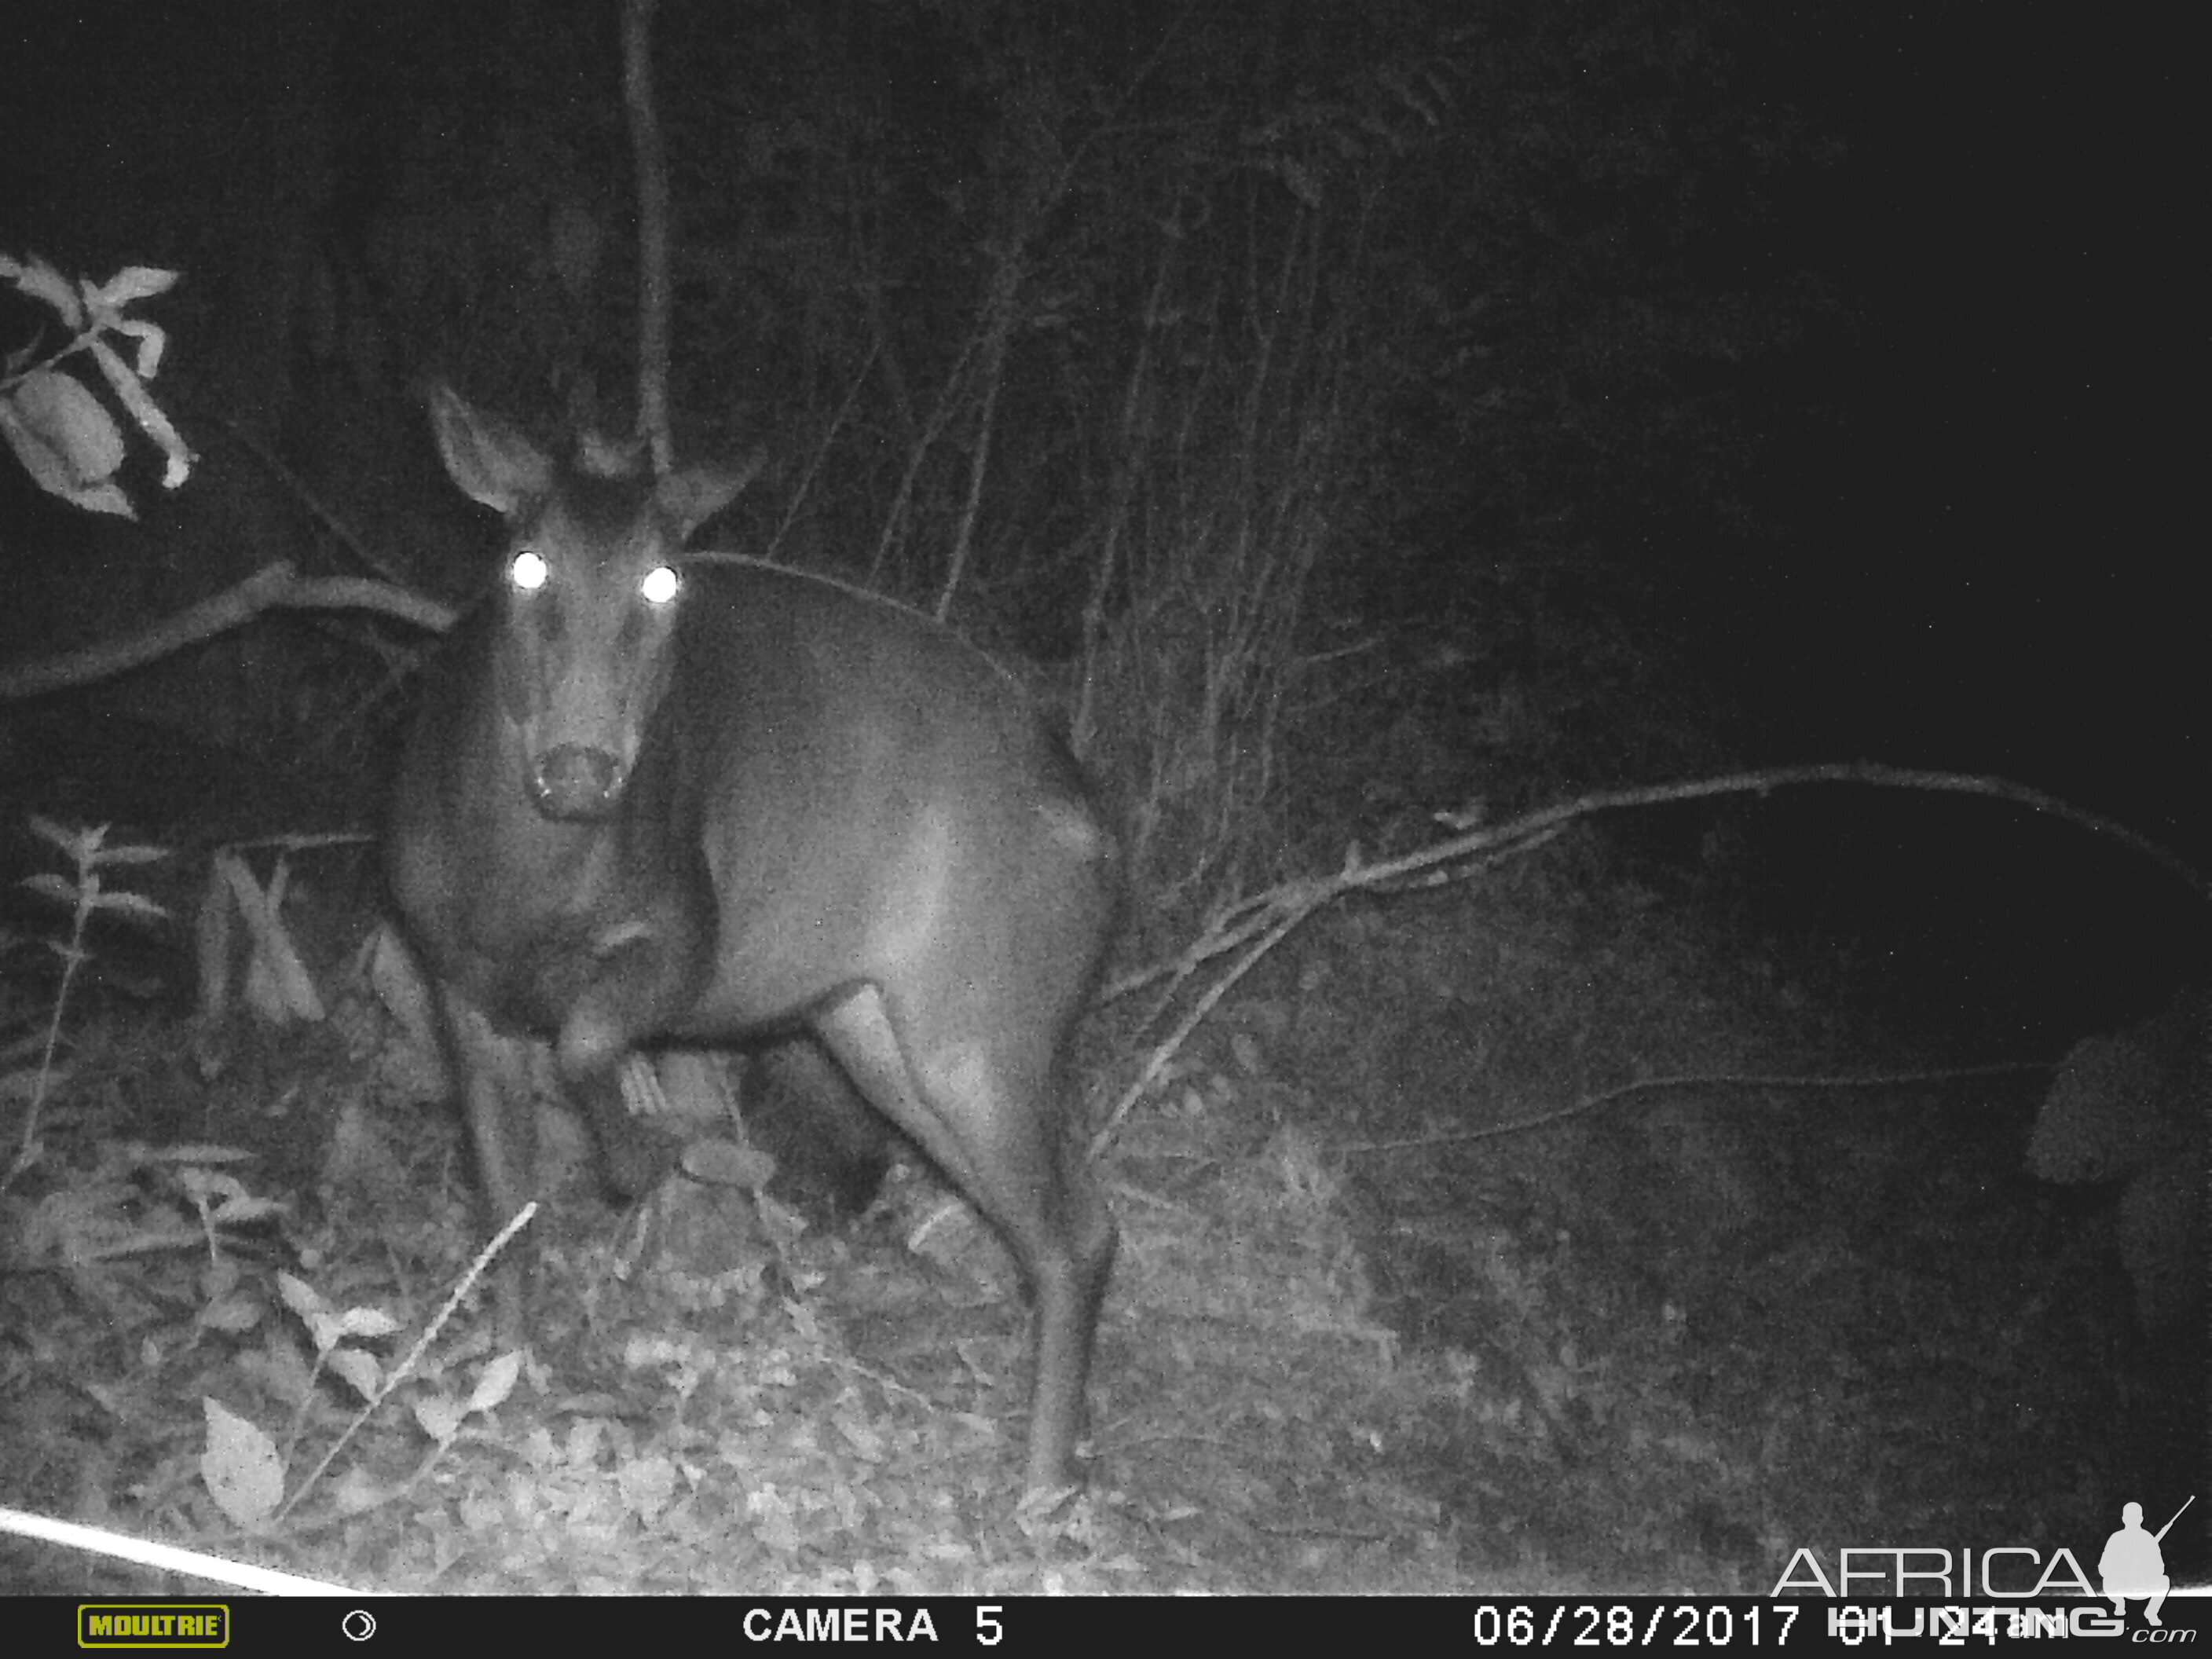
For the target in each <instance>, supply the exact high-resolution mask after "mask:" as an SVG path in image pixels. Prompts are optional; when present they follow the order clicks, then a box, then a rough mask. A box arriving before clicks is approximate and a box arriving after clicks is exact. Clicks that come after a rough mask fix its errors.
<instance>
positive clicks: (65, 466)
mask: <svg viewBox="0 0 2212 1659" xmlns="http://www.w3.org/2000/svg"><path fill="white" fill-rule="evenodd" d="M108 355H109V356H113V355H114V354H113V353H112V352H111V353H109V354H108ZM141 395H142V396H143V393H142V394H141ZM0 437H5V438H6V439H7V441H8V447H9V448H10V449H12V450H14V451H15V459H17V460H18V461H20V462H21V463H22V466H23V471H26V472H27V473H29V474H30V475H31V482H32V483H35V484H37V485H38V486H39V488H40V489H43V490H45V491H46V493H47V494H48V495H54V496H58V497H59V498H60V499H61V500H63V501H68V502H70V504H71V505H72V506H76V507H83V508H84V509H86V510H87V511H88V512H92V513H115V514H117V515H118V517H121V518H125V519H131V518H136V517H137V514H136V513H133V512H132V511H131V501H130V498H129V497H128V496H126V495H125V494H124V493H123V491H122V489H121V488H120V487H119V486H118V485H117V484H116V483H115V482H114V476H113V475H114V473H115V470H116V469H117V468H118V467H119V466H121V465H123V434H122V432H121V431H120V430H119V429H118V428H117V426H116V424H115V417H114V416H112V415H110V414H109V413H108V412H107V411H106V410H105V409H103V408H101V407H100V400H99V399H98V398H94V396H93V395H92V393H91V392H88V391H87V390H86V389H85V387H84V386H82V385H81V384H80V383H79V382H78V381H76V380H75V379H73V378H72V377H70V375H67V374H58V373H57V372H55V371H54V370H52V369H50V368H40V369H33V371H32V372H31V373H30V374H26V375H25V376H24V377H23V378H22V379H21V380H19V381H17V382H16V383H15V385H14V386H11V387H10V388H9V390H8V391H7V392H5V393H0Z"/></svg>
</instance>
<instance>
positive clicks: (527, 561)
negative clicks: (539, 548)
mask: <svg viewBox="0 0 2212 1659" xmlns="http://www.w3.org/2000/svg"><path fill="white" fill-rule="evenodd" d="M551 574H553V572H552V571H551V569H550V568H548V566H547V565H546V562H545V561H544V559H543V558H542V557H540V556H538V554H535V553H532V551H531V550H529V549H528V548H525V549H524V550H522V551H521V552H520V553H518V554H516V555H515V556H514V557H513V559H512V560H510V561H509V562H508V563H507V580H509V581H511V582H513V584H514V585H515V586H517V587H519V588H520V589H521V590H522V591H523V592H526V593H535V592H537V591H538V589H539V588H541V587H543V586H545V580H546V578H547V577H549V576H550V575H551Z"/></svg>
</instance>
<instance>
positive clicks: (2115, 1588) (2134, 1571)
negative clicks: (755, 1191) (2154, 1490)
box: [2097, 1492, 2197, 1625]
mask: <svg viewBox="0 0 2212 1659" xmlns="http://www.w3.org/2000/svg"><path fill="white" fill-rule="evenodd" d="M2196 1501H2197V1494H2196V1493H2195V1492H2191V1493H2190V1495H2189V1496H2188V1498H2185V1499H2184V1500H2183V1502H2182V1505H2181V1508H2180V1509H2178V1510H2174V1512H2173V1521H2179V1520H2180V1519H2181V1517H2182V1515H2183V1514H2184V1513H2185V1511H2186V1510H2188V1508H2189V1506H2190V1504H2194V1503H2195V1502H2196ZM2173 1521H2169V1522H2166V1524H2165V1525H2164V1526H2162V1527H2160V1528H2159V1529H2158V1530H2157V1531H2156V1532H2155V1533H2148V1532H2145V1531H2144V1530H2143V1525H2142V1504H2128V1505H2126V1506H2125V1507H2124V1508H2123V1509H2122V1510H2120V1529H2119V1530H2118V1532H2116V1533H2114V1534H2112V1536H2111V1537H2110V1538H2108V1539H2106V1541H2105V1553H2104V1554H2103V1555H2101V1556H2100V1557H2099V1558H2098V1559H2097V1576H2098V1577H2100V1579H2102V1580H2103V1581H2104V1585H2105V1594H2106V1595H2108V1596H2110V1597H2111V1598H2112V1612H2113V1613H2115V1614H2116V1615H2118V1617H2120V1618H2123V1619H2124V1618H2126V1617H2127V1613H2128V1601H2129V1600H2130V1598H2131V1597H2136V1598H2143V1599H2147V1600H2148V1603H2149V1605H2148V1606H2147V1607H2144V1608H2143V1623H2145V1624H2146V1625H2157V1624H2161V1623H2163V1622H2164V1621H2163V1620H2160V1618H2159V1616H2158V1610H2159V1608H2160V1607H2163V1606H2164V1605H2165V1603H2166V1592H2167V1591H2168V1590H2170V1589H2172V1588H2173V1581H2172V1579H2171V1578H2168V1577H2166V1557H2165V1555H2164V1553H2162V1552H2161V1551H2160V1549H2159V1544H2160V1541H2163V1540H2164V1539H2165V1537H2166V1534H2167V1533H2169V1532H2171V1531H2172V1530H2173Z"/></svg>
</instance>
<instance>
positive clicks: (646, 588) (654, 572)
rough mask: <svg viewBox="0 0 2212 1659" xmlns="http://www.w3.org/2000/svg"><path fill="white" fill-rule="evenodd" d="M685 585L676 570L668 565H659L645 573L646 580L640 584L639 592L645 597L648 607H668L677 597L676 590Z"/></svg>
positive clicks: (638, 586)
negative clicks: (670, 601)
mask: <svg viewBox="0 0 2212 1659" xmlns="http://www.w3.org/2000/svg"><path fill="white" fill-rule="evenodd" d="M683 585H684V584H683V582H682V581H681V580H678V577H677V574H676V572H675V571H674V570H672V569H671V568H669V567H668V566H667V565H665V564H657V565H655V566H653V568H652V569H650V570H648V571H647V572H646V573H645V580H642V581H641V582H640V583H638V585H637V591H638V592H641V593H642V594H643V595H644V596H645V602H646V603H647V605H666V604H667V603H668V602H669V600H671V599H674V598H675V597H676V590H677V589H678V588H679V587H681V586H683Z"/></svg>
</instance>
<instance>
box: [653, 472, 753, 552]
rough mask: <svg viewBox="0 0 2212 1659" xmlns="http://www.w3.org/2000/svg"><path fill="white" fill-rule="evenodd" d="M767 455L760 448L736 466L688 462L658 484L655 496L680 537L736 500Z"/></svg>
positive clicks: (655, 499) (686, 536)
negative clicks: (700, 464)
mask: <svg viewBox="0 0 2212 1659" xmlns="http://www.w3.org/2000/svg"><path fill="white" fill-rule="evenodd" d="M765 459H767V458H766V457H765V456H763V454H762V453H761V452H760V451H759V450H755V451H754V452H753V453H751V454H750V455H748V456H746V457H745V459H744V460H742V461H740V462H739V463H738V465H735V466H687V467H685V468H684V469H683V470H682V471H678V472H671V473H670V474H669V475H668V476H667V477H665V478H663V479H662V480H661V481H660V482H659V483H657V484H655V485H654V486H653V500H654V501H656V502H658V503H659V507H660V510H661V511H662V512H664V513H666V514H667V515H668V516H669V518H670V519H671V520H673V521H674V523H675V525H676V527H677V539H678V541H683V540H686V539H688V538H690V534H691V532H693V531H695V530H696V529H697V528H698V527H699V526H701V525H702V524H704V523H706V522H707V520H709V519H711V518H713V517H714V515H715V514H716V513H720V511H721V510H722V509H723V508H724V507H727V506H728V505H729V504H730V503H731V502H732V501H735V500H736V499H737V496H738V491H739V490H740V489H744V487H745V486H746V485H747V484H749V483H751V482H752V481H753V476H754V474H756V473H757V472H758V471H760V470H761V466H762V464H763V461H765Z"/></svg>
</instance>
